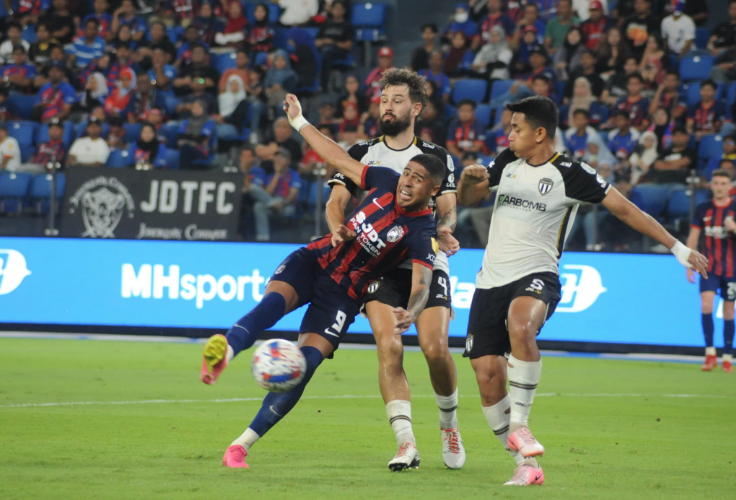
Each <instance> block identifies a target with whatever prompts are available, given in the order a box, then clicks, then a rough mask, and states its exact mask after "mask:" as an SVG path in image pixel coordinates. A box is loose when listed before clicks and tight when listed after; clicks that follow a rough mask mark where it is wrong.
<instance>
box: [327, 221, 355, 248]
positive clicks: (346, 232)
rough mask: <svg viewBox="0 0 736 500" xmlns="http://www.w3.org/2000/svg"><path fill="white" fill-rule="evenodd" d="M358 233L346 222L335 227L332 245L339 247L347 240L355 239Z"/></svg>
mask: <svg viewBox="0 0 736 500" xmlns="http://www.w3.org/2000/svg"><path fill="white" fill-rule="evenodd" d="M356 236H357V234H356V233H355V231H353V230H352V229H348V227H347V226H345V225H344V224H343V225H341V226H339V227H338V228H337V229H335V232H334V233H332V246H333V247H337V246H340V245H342V244H343V243H345V242H346V241H350V240H354V239H355V237H356Z"/></svg>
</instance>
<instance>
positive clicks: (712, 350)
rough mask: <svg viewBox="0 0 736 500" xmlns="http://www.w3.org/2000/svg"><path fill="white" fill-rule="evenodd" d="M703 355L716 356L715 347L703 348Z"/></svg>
mask: <svg viewBox="0 0 736 500" xmlns="http://www.w3.org/2000/svg"><path fill="white" fill-rule="evenodd" d="M705 355H706V356H715V355H716V348H715V347H706V348H705Z"/></svg>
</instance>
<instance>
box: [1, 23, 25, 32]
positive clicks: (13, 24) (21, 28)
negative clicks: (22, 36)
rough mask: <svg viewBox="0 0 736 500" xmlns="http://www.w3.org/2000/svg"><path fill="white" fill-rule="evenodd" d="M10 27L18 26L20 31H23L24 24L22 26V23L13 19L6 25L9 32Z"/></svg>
mask: <svg viewBox="0 0 736 500" xmlns="http://www.w3.org/2000/svg"><path fill="white" fill-rule="evenodd" d="M10 28H16V29H17V30H18V31H23V26H21V25H20V23H17V22H15V21H11V22H9V23H8V24H6V25H5V31H6V33H7V30H9V29H10Z"/></svg>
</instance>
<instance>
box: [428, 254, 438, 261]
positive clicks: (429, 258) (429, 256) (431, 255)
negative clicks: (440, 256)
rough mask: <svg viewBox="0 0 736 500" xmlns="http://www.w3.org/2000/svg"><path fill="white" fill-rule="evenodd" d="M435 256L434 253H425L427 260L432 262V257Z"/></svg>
mask: <svg viewBox="0 0 736 500" xmlns="http://www.w3.org/2000/svg"><path fill="white" fill-rule="evenodd" d="M435 257H436V255H435V254H431V253H428V254H427V260H428V261H430V262H434V258H435Z"/></svg>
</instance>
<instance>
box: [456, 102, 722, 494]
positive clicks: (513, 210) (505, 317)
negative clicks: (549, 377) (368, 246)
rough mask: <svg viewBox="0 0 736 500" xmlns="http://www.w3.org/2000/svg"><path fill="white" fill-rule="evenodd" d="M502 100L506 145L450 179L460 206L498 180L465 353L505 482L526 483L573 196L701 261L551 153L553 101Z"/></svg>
mask: <svg viewBox="0 0 736 500" xmlns="http://www.w3.org/2000/svg"><path fill="white" fill-rule="evenodd" d="M507 108H508V109H510V110H511V111H512V112H513V113H514V114H513V115H512V119H511V128H512V130H511V133H510V134H509V144H510V145H509V148H508V149H506V150H505V151H503V152H502V153H501V154H500V155H499V156H498V157H497V158H496V159H495V161H493V162H491V164H490V165H489V166H488V167H484V166H481V165H474V166H470V167H467V168H465V170H464V171H463V173H462V176H461V179H460V183H459V186H458V199H459V201H460V203H462V204H465V205H472V204H473V203H475V202H477V201H478V200H480V199H481V198H482V197H483V196H485V195H486V194H487V193H488V190H489V189H492V190H493V189H497V192H496V201H495V209H494V213H493V219H492V221H491V227H490V232H489V238H488V246H487V247H486V251H485V255H484V257H483V267H482V268H481V270H480V272H479V273H478V276H477V278H476V291H475V295H474V296H473V302H472V305H471V309H470V319H469V321H468V334H467V338H466V348H465V354H464V356H465V357H469V358H470V363H471V365H472V366H473V369H474V370H475V374H476V379H477V382H478V388H479V389H480V396H481V404H482V406H483V413H484V415H485V417H486V420H487V421H488V424H489V425H490V426H491V428H492V429H493V432H494V434H495V435H496V437H498V439H499V440H500V441H501V445H502V446H503V447H504V448H506V450H508V451H509V452H510V453H511V455H512V456H513V458H514V459H515V460H516V463H517V468H516V470H515V471H514V475H513V477H512V478H511V479H510V480H509V481H508V482H506V483H505V484H506V485H514V486H527V485H533V484H542V483H543V482H544V472H543V471H542V468H541V467H540V466H539V464H538V463H537V460H536V458H535V457H538V456H541V455H542V454H543V453H544V447H543V446H542V445H541V444H540V443H539V441H537V440H536V439H535V438H534V436H533V435H532V433H531V431H530V430H529V427H528V419H529V412H530V410H531V406H532V402H533V401H534V394H535V391H536V388H537V384H539V380H540V377H541V374H542V361H541V357H540V354H539V349H538V348H537V342H536V336H537V335H538V334H539V331H540V330H541V328H542V326H543V325H544V323H545V321H546V320H547V319H549V317H550V316H552V313H553V312H554V310H555V307H556V306H557V303H558V302H559V300H560V281H559V270H558V261H559V258H560V256H561V255H562V249H563V248H564V245H565V239H566V238H567V234H568V232H569V229H570V228H571V227H572V223H573V220H574V218H575V213H576V212H577V208H578V206H579V204H580V203H602V204H603V206H604V207H606V209H607V210H608V211H609V212H611V213H612V214H613V215H615V216H616V217H618V218H619V219H621V220H622V221H623V222H625V223H626V224H628V225H629V226H631V227H632V228H634V229H636V230H637V231H639V232H640V233H642V234H644V235H646V236H649V237H650V238H652V239H654V240H656V241H658V242H659V243H661V244H663V245H665V246H666V247H667V248H669V249H670V250H671V251H672V253H673V254H674V255H675V257H677V260H678V261H679V262H680V264H682V265H683V266H686V267H688V268H692V269H695V270H696V271H697V272H699V273H700V274H701V275H703V276H706V269H707V265H708V261H707V259H706V258H705V257H703V256H702V255H701V254H699V253H698V252H696V251H695V250H691V249H690V248H687V247H686V246H685V245H683V244H682V243H680V242H679V241H678V240H677V239H675V238H674V237H673V236H672V235H671V234H670V233H668V232H667V231H666V230H665V229H664V228H663V227H662V226H661V225H660V224H659V223H658V222H657V221H656V220H654V219H653V218H652V217H650V216H649V215H647V214H645V213H644V212H642V211H641V210H639V209H638V208H637V207H636V206H634V204H632V203H631V202H629V201H628V200H627V199H626V198H624V197H623V196H622V195H621V193H619V192H618V191H617V190H616V189H615V188H614V187H612V186H610V185H609V184H608V183H607V182H606V181H604V180H603V179H602V178H601V177H600V176H599V175H597V174H596V172H595V170H593V169H592V168H591V167H590V166H588V165H586V164H585V163H581V162H578V161H576V160H573V159H572V158H570V157H567V156H564V155H561V154H559V153H557V152H555V147H554V134H555V129H556V126H557V106H556V105H555V104H554V102H553V101H551V100H550V99H548V98H546V97H541V96H534V97H529V98H527V99H524V100H522V101H519V102H517V103H514V104H509V105H507ZM507 379H508V382H509V391H508V392H507V390H506V381H507Z"/></svg>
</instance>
